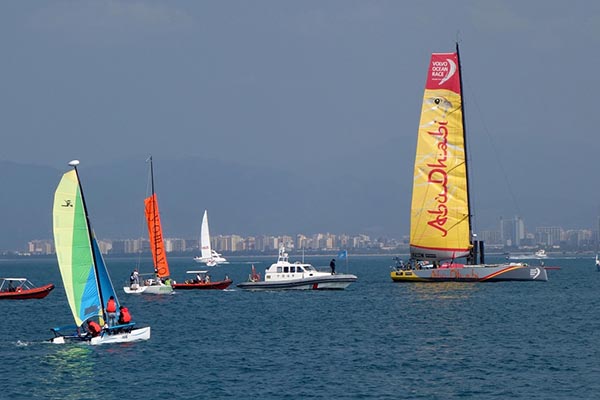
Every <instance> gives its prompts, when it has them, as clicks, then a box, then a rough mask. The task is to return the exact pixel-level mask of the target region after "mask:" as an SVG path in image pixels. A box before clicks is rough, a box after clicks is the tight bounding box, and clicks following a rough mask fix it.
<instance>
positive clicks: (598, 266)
mask: <svg viewBox="0 0 600 400" xmlns="http://www.w3.org/2000/svg"><path fill="white" fill-rule="evenodd" d="M596 270H597V271H599V272H600V259H598V254H596Z"/></svg>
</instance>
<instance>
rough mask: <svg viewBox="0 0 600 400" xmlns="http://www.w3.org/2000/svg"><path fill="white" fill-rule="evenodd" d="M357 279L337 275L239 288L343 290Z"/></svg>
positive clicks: (254, 284)
mask: <svg viewBox="0 0 600 400" xmlns="http://www.w3.org/2000/svg"><path fill="white" fill-rule="evenodd" d="M356 279H357V278H356V275H351V274H336V275H328V276H324V277H310V278H303V279H291V280H273V281H267V282H265V281H259V282H242V283H240V284H238V285H237V287H239V288H240V289H247V290H343V289H346V288H347V287H348V286H350V284H351V283H352V282H356Z"/></svg>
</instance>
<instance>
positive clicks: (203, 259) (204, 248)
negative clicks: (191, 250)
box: [194, 210, 229, 267]
mask: <svg viewBox="0 0 600 400" xmlns="http://www.w3.org/2000/svg"><path fill="white" fill-rule="evenodd" d="M200 250H201V254H200V256H199V257H194V261H196V262H199V263H204V264H206V266H208V267H214V266H217V265H219V264H229V262H228V261H227V259H226V258H224V257H223V256H221V254H219V253H217V252H216V251H215V250H213V249H212V248H211V247H210V233H209V230H208V211H207V210H204V216H203V217H202V229H201V231H200Z"/></svg>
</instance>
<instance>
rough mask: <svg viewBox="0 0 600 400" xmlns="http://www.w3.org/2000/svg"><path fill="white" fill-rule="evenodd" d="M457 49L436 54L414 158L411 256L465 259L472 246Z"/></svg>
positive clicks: (430, 66) (423, 258)
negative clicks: (454, 51) (455, 51)
mask: <svg viewBox="0 0 600 400" xmlns="http://www.w3.org/2000/svg"><path fill="white" fill-rule="evenodd" d="M459 67H460V65H459V61H458V54H457V53H435V54H432V56H431V62H430V65H429V72H428V77H427V84H426V86H425V94H424V96H423V107H422V110H421V121H420V123H419V136H418V140H417V152H416V158H415V170H414V181H413V196H412V206H411V223H410V251H411V256H412V257H413V258H415V259H418V260H433V261H437V260H445V259H454V258H457V257H464V256H465V255H467V254H468V253H469V251H470V248H471V242H470V235H471V233H470V226H469V224H470V222H469V201H468V189H467V168H466V152H465V139H464V127H463V108H462V97H461V85H460V68H459Z"/></svg>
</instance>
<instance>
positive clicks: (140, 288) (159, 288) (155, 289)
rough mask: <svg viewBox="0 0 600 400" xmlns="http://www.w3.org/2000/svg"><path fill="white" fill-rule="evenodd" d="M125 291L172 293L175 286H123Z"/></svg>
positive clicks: (134, 292) (128, 292)
mask: <svg viewBox="0 0 600 400" xmlns="http://www.w3.org/2000/svg"><path fill="white" fill-rule="evenodd" d="M123 291H124V292H125V293H127V294H142V293H143V294H172V293H173V288H172V287H171V286H168V285H160V286H159V285H152V286H142V285H138V286H137V287H136V286H123Z"/></svg>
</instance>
